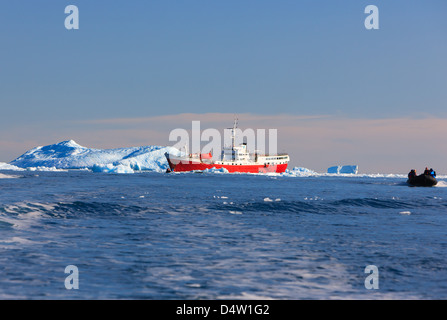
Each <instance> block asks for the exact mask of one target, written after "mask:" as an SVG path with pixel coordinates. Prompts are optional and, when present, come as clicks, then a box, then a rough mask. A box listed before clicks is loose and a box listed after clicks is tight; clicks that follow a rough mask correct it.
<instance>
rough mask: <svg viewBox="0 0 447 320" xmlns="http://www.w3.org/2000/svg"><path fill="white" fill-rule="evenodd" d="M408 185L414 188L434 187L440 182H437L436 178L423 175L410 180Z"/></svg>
mask: <svg viewBox="0 0 447 320" xmlns="http://www.w3.org/2000/svg"><path fill="white" fill-rule="evenodd" d="M407 183H408V184H409V185H410V186H414V187H433V186H435V185H437V184H438V180H436V178H435V177H433V176H430V175H427V174H421V175H419V176H416V177H413V178H411V179H408V181H407Z"/></svg>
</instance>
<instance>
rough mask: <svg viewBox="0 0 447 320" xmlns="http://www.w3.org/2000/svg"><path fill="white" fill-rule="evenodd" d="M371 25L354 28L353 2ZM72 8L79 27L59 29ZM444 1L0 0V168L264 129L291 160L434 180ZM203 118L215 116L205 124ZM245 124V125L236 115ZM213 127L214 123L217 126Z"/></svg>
mask: <svg viewBox="0 0 447 320" xmlns="http://www.w3.org/2000/svg"><path fill="white" fill-rule="evenodd" d="M370 4H372V5H376V6H377V7H378V9H379V29H378V30H367V29H366V28H365V26H364V21H365V19H366V17H367V16H368V14H365V12H364V10H365V7H366V6H367V5H370ZM68 5H76V6H77V7H78V8H79V30H67V29H66V28H65V26H64V21H65V18H66V17H67V14H65V12H64V10H65V7H66V6H68ZM446 9H447V2H446V1H445V0H425V1H422V0H417V1H415V0H407V1H403V0H393V1H384V0H369V1H362V0H340V1H333V0H319V1H315V0H313V1H312V0H303V1H300V0H275V1H273V0H238V1H236V0H225V1H224V0H183V1H174V0H173V1H161V0H160V1H158V0H157V1H147V0H141V1H140V0H133V1H121V0H114V1H101V0H94V1H92V0H88V1H87V0H85V1H75V0H67V1H62V0H53V1H51V0H41V1H31V0H27V1H22V0H16V1H12V0H10V1H5V0H1V1H0V43H1V44H0V45H1V47H0V49H1V50H0V161H2V162H9V161H12V160H13V159H15V158H16V157H18V156H20V155H21V154H23V153H24V152H25V151H27V150H29V149H30V148H33V147H35V146H38V145H48V144H52V143H56V142H60V141H63V140H68V139H73V140H76V142H78V143H79V144H81V145H84V146H87V147H93V148H103V147H104V148H115V147H127V146H137V145H138V146H139V145H153V144H158V145H167V144H169V141H168V135H169V132H170V130H173V129H175V128H178V127H182V128H185V129H188V128H190V127H191V121H192V120H194V119H195V120H199V119H201V120H202V122H203V127H204V128H209V127H213V126H215V127H216V129H223V128H226V127H228V126H231V124H232V118H233V117H234V115H235V114H237V115H238V118H239V122H240V125H241V127H245V128H248V127H252V128H254V129H255V128H256V127H255V126H262V128H277V129H278V140H279V141H278V144H279V150H282V149H285V150H284V151H287V152H289V153H290V155H291V166H306V167H309V168H312V169H314V170H319V171H322V170H325V168H327V167H329V166H332V165H337V164H358V165H359V167H360V171H361V172H407V171H409V169H411V168H413V167H415V168H417V169H419V170H421V169H423V168H422V167H425V166H426V165H428V166H436V168H437V169H438V172H445V173H447V162H446V161H445V159H447V148H446V147H445V146H444V144H443V141H444V139H443V137H445V136H446V135H445V134H446V133H447V132H445V131H446V129H444V128H445V127H447V126H446V125H445V124H447V108H446V107H447V105H446V102H447V59H446V57H447V37H446V35H447V19H446V18H445V14H446V12H447V10H446ZM216 115H218V116H217V117H216ZM244 116H245V119H244ZM217 120H219V121H217Z"/></svg>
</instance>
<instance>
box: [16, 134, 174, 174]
mask: <svg viewBox="0 0 447 320" xmlns="http://www.w3.org/2000/svg"><path fill="white" fill-rule="evenodd" d="M165 152H169V153H171V154H174V155H178V156H180V155H181V154H180V151H179V150H178V149H176V148H173V147H162V146H143V147H131V148H117V149H91V148H86V147H83V146H80V145H79V144H77V143H76V142H75V141H73V140H68V141H63V142H60V143H56V144H52V145H48V146H45V147H37V148H34V149H31V150H29V151H28V152H26V153H24V154H23V155H22V156H20V157H18V158H17V159H15V160H14V161H12V162H11V163H10V164H9V165H12V166H15V167H18V168H19V169H20V168H39V167H47V168H55V169H85V168H87V169H90V170H92V171H95V172H114V173H133V172H135V171H142V170H147V171H156V172H164V171H166V169H167V168H168V162H167V160H166V157H165V155H164V154H165Z"/></svg>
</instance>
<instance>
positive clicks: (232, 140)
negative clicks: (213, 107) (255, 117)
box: [231, 118, 237, 149]
mask: <svg viewBox="0 0 447 320" xmlns="http://www.w3.org/2000/svg"><path fill="white" fill-rule="evenodd" d="M236 129H237V118H234V123H233V129H231V148H232V149H234V147H235V142H236Z"/></svg>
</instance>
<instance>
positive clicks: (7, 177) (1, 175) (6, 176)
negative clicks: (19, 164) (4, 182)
mask: <svg viewBox="0 0 447 320" xmlns="http://www.w3.org/2000/svg"><path fill="white" fill-rule="evenodd" d="M16 178H20V176H15V175H10V174H3V173H0V179H16Z"/></svg>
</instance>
